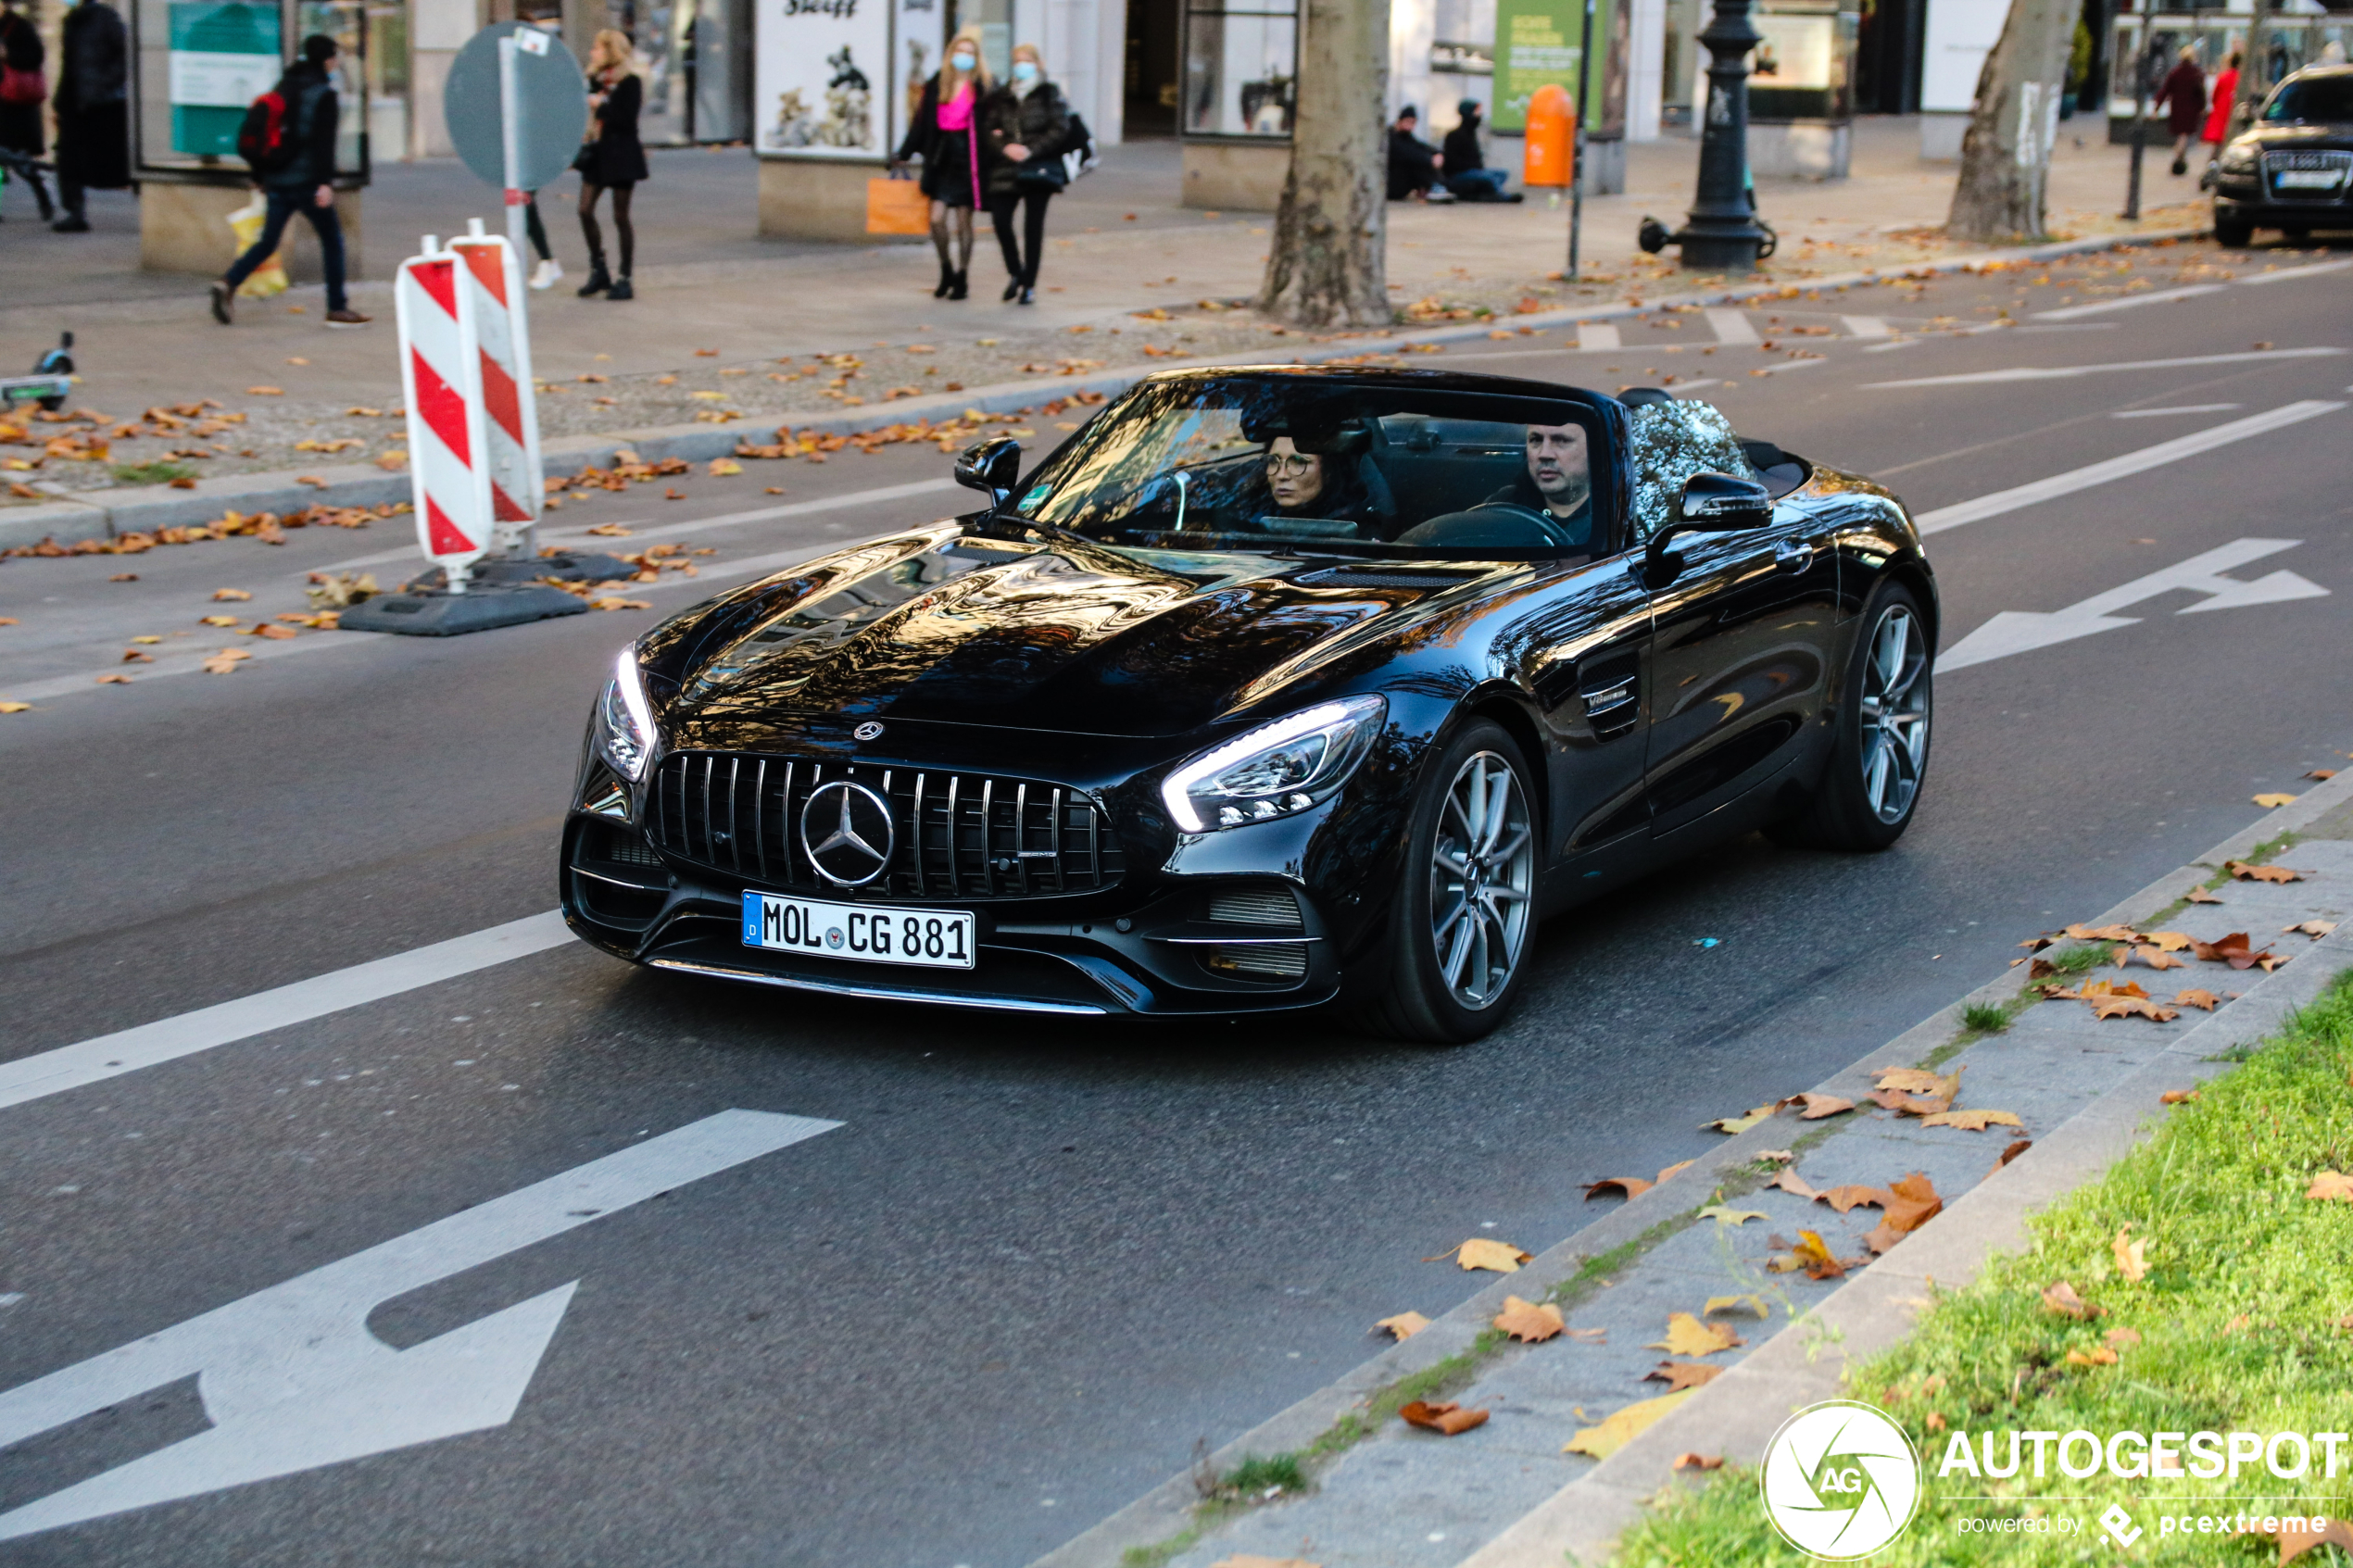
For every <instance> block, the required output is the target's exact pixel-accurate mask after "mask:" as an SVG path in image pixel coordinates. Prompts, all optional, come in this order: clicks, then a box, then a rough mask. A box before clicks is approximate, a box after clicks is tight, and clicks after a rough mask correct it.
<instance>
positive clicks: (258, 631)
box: [245, 621, 302, 642]
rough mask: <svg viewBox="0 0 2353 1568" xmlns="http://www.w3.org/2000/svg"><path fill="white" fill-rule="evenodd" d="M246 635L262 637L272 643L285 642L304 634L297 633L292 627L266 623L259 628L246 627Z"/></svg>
mask: <svg viewBox="0 0 2353 1568" xmlns="http://www.w3.org/2000/svg"><path fill="white" fill-rule="evenodd" d="M245 635H246V636H248V637H261V638H265V639H268V640H270V641H272V642H283V641H284V640H285V639H286V638H288V637H299V636H301V635H302V633H299V632H297V631H296V630H295V629H294V628H293V627H291V626H272V625H270V624H269V623H268V622H266V621H265V622H264V623H263V624H261V625H259V626H248V627H246V628H245Z"/></svg>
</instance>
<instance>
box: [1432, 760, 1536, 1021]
mask: <svg viewBox="0 0 2353 1568" xmlns="http://www.w3.org/2000/svg"><path fill="white" fill-rule="evenodd" d="M1535 880H1536V835H1535V834H1534V832H1533V831H1532V830H1531V829H1530V827H1529V811H1528V797H1527V794H1526V792H1525V791H1523V790H1522V789H1521V788H1520V783H1519V775H1518V773H1517V772H1516V771H1514V770H1513V768H1512V765H1511V764H1510V763H1509V762H1507V761H1505V760H1504V759H1503V758H1502V757H1500V756H1498V755H1497V754H1496V753H1494V752H1492V751H1481V752H1477V753H1475V754H1473V755H1472V756H1471V757H1469V758H1468V759H1466V760H1465V761H1464V763H1463V765H1462V768H1461V769H1460V770H1459V771H1457V772H1456V773H1455V774H1454V777H1453V782H1452V783H1451V784H1448V785H1447V786H1446V799H1445V803H1444V805H1443V806H1442V807H1441V809H1440V811H1439V818H1438V832H1437V837H1436V842H1435V843H1434V844H1433V845H1432V846H1431V849H1430V865H1429V909H1430V941H1431V943H1432V945H1433V947H1435V949H1436V952H1437V956H1438V970H1439V973H1440V975H1441V978H1442V979H1443V980H1444V981H1445V983H1446V988H1447V990H1448V992H1450V993H1451V994H1452V995H1453V998H1454V1000H1455V1001H1456V1002H1457V1003H1459V1004H1460V1005H1462V1006H1463V1007H1466V1008H1469V1009H1471V1010H1479V1009H1482V1008H1485V1007H1487V1006H1489V1005H1490V1004H1491V1003H1492V1002H1493V1001H1494V1000H1495V998H1496V997H1500V996H1502V995H1503V994H1504V989H1505V988H1506V987H1507V986H1508V985H1510V984H1511V979H1512V975H1513V974H1514V972H1516V971H1517V970H1518V968H1519V959H1520V953H1521V950H1522V949H1523V948H1524V947H1526V946H1527V943H1528V926H1529V907H1530V899H1531V897H1532V896H1533V895H1534V892H1535Z"/></svg>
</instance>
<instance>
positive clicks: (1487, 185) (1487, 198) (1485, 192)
mask: <svg viewBox="0 0 2353 1568" xmlns="http://www.w3.org/2000/svg"><path fill="white" fill-rule="evenodd" d="M1457 107H1458V108H1459V109H1460V111H1461V113H1462V117H1463V118H1462V119H1461V121H1460V122H1458V123H1457V124H1456V125H1455V127H1454V129H1453V130H1452V131H1449V132H1446V141H1445V143H1444V145H1443V148H1442V150H1441V155H1440V162H1441V164H1442V165H1443V166H1444V168H1445V169H1446V188H1447V189H1448V190H1450V191H1452V192H1453V193H1454V194H1456V195H1457V196H1460V197H1461V198H1462V199H1463V200H1465V201H1466V202H1516V201H1525V200H1527V199H1528V198H1527V194H1526V193H1525V192H1522V191H1510V192H1506V191H1505V190H1504V171H1503V170H1502V169H1490V168H1488V167H1487V159H1486V157H1485V156H1484V155H1483V154H1481V153H1480V152H1479V150H1478V128H1479V125H1480V123H1481V121H1480V119H1479V114H1478V108H1479V104H1478V99H1477V98H1465V99H1464V100H1463V101H1462V103H1461V104H1460V105H1458V106H1457Z"/></svg>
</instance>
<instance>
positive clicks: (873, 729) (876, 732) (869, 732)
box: [849, 719, 882, 740]
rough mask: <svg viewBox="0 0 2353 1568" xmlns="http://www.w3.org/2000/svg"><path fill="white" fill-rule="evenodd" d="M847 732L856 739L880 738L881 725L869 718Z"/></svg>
mask: <svg viewBox="0 0 2353 1568" xmlns="http://www.w3.org/2000/svg"><path fill="white" fill-rule="evenodd" d="M849 734H850V736H851V738H853V739H856V740H880V739H881V738H882V726H881V725H880V724H877V723H875V721H873V720H872V719H869V720H867V721H865V722H864V723H862V724H861V725H859V726H858V727H857V728H856V729H854V730H852V731H850V732H849Z"/></svg>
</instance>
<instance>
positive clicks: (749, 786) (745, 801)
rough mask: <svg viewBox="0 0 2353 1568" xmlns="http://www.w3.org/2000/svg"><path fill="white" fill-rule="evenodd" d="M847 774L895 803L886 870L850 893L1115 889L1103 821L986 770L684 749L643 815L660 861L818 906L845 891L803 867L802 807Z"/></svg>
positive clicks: (1035, 893)
mask: <svg viewBox="0 0 2353 1568" xmlns="http://www.w3.org/2000/svg"><path fill="white" fill-rule="evenodd" d="M842 779H847V780H850V781H852V782H855V783H858V784H864V785H866V786H867V787H868V788H870V789H873V790H875V791H876V792H877V793H879V794H880V795H882V796H883V797H885V798H886V799H887V800H888V801H889V802H890V815H891V825H892V828H893V830H894V834H895V837H894V842H893V845H892V848H891V854H890V861H889V865H888V868H887V870H886V871H885V872H884V873H883V875H882V876H881V877H879V878H877V879H876V880H875V882H874V883H872V884H869V885H868V886H866V887H863V888H861V889H857V890H855V893H854V894H853V895H852V896H866V897H871V896H873V895H875V894H876V893H880V894H882V895H884V896H886V897H893V898H958V899H973V898H992V899H993V898H1051V897H1057V896H1060V895H1064V894H1072V893H1094V892H1100V891H1101V890H1102V889H1104V888H1107V887H1113V886H1115V885H1117V884H1118V882H1119V879H1120V875H1121V873H1122V871H1123V870H1124V863H1123V861H1122V859H1121V855H1120V850H1119V844H1118V840H1117V838H1116V837H1115V836H1114V834H1113V833H1112V829H1111V823H1110V822H1108V821H1106V820H1105V819H1104V816H1103V813H1102V812H1101V810H1100V809H1097V807H1096V806H1095V803H1094V802H1093V801H1092V800H1090V799H1088V797H1087V796H1085V795H1084V794H1082V793H1081V792H1079V791H1077V790H1074V789H1072V788H1070V787H1069V786H1067V785H1064V784H1046V783H1041V782H1040V781H1038V780H1036V779H1020V778H1007V777H1004V776H1002V775H1000V774H994V773H962V772H947V771H937V770H933V769H914V768H883V767H875V766H872V765H870V764H866V763H841V762H812V761H809V760H807V759H797V758H790V757H758V756H742V755H736V754H731V753H724V752H721V753H712V752H682V753H679V754H677V755H675V756H672V757H668V758H665V759H663V760H662V764H661V769H660V770H659V771H657V772H656V773H655V774H654V783H653V788H652V789H651V791H650V792H649V793H648V800H647V806H646V821H647V826H648V833H649V834H651V836H652V838H653V841H654V843H655V844H656V845H658V846H659V847H661V849H662V851H663V852H664V853H665V854H669V855H673V856H675V857H677V858H678V859H683V860H688V861H692V862H694V863H695V864H697V865H701V866H707V867H710V868H711V870H713V871H718V872H728V873H731V874H734V875H737V876H742V877H745V878H748V879H752V880H756V881H759V882H762V883H766V884H771V885H774V886H783V887H790V888H794V889H797V890H801V891H806V892H809V893H812V894H815V895H817V896H819V897H843V896H844V895H845V894H846V893H849V892H850V890H846V889H843V888H840V887H837V886H836V885H835V884H831V883H828V882H826V881H825V880H824V878H823V877H821V876H819V875H818V874H817V872H816V870H815V868H814V867H812V865H811V864H810V861H809V856H808V854H807V853H806V851H805V850H804V849H803V847H802V845H801V842H800V833H799V826H798V824H799V821H800V812H801V808H802V806H803V805H804V804H806V803H807V801H808V799H809V796H810V793H811V792H812V790H814V789H815V788H816V787H817V786H818V785H819V784H827V783H831V782H834V781H836V780H842Z"/></svg>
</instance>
